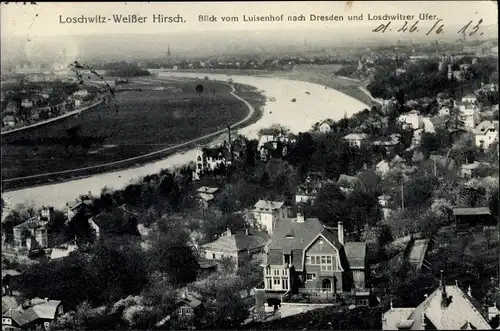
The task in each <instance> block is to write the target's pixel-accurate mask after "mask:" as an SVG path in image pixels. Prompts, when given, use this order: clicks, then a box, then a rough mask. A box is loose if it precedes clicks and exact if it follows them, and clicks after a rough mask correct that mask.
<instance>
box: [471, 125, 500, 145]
mask: <svg viewBox="0 0 500 331" xmlns="http://www.w3.org/2000/svg"><path fill="white" fill-rule="evenodd" d="M474 135H475V136H476V146H477V147H479V148H481V149H488V148H489V147H490V145H491V144H492V143H494V142H498V121H482V122H481V123H479V124H478V126H476V128H475V130H474Z"/></svg>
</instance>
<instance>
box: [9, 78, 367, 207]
mask: <svg viewBox="0 0 500 331" xmlns="http://www.w3.org/2000/svg"><path fill="white" fill-rule="evenodd" d="M202 76H208V77H209V79H211V80H220V81H227V80H228V78H229V76H228V75H223V74H206V73H203V74H202V73H180V72H165V73H161V74H159V78H160V79H162V78H165V79H167V78H168V77H179V78H182V77H187V78H193V77H194V78H196V77H202ZM231 79H232V80H233V82H235V83H239V84H244V85H249V86H254V87H256V88H258V89H259V90H260V91H261V92H262V93H263V94H264V95H265V96H266V97H267V98H268V99H269V98H274V99H275V100H276V101H274V102H268V103H267V104H266V105H265V106H264V107H263V109H262V116H261V118H259V119H258V120H257V121H256V122H255V123H253V124H251V125H249V126H247V127H245V128H243V129H240V130H238V133H240V134H243V135H245V136H247V137H249V138H256V137H257V134H258V132H259V130H260V129H262V128H267V127H269V126H271V125H272V124H276V123H279V124H282V125H284V126H286V127H288V128H289V129H290V130H291V131H292V132H304V131H308V130H309V129H310V128H311V127H312V125H314V124H315V123H316V122H318V121H321V120H323V119H325V118H332V119H334V120H338V119H340V118H342V117H343V116H344V114H345V113H347V116H351V115H353V114H354V113H356V112H359V111H361V110H362V109H364V108H369V106H368V105H367V104H365V103H362V102H360V101H359V100H356V99H354V98H353V97H350V96H348V95H346V94H344V93H341V92H339V91H336V90H333V89H331V88H325V86H324V85H319V84H314V83H309V82H303V81H298V80H290V79H284V78H269V77H254V76H231ZM305 92H309V94H307V93H305ZM292 98H295V99H296V101H295V102H292V101H291V99H292ZM195 158H196V150H195V149H190V150H187V151H186V152H184V153H182V154H173V155H171V156H168V157H166V158H164V159H162V160H158V161H154V162H151V163H148V164H144V165H141V166H138V167H134V168H129V169H125V170H119V171H113V172H109V173H104V174H98V175H92V176H89V177H86V178H81V179H77V180H71V181H67V182H63V183H57V184H48V185H41V186H37V187H30V188H26V189H19V190H13V191H10V192H6V193H4V194H3V196H4V199H5V201H6V202H7V203H8V204H9V205H11V206H14V205H16V204H18V203H32V204H34V205H35V206H42V205H51V206H54V207H55V208H64V206H65V204H66V202H67V201H70V200H74V199H75V198H77V197H78V196H79V195H80V194H82V193H84V192H91V193H92V194H95V195H98V194H100V192H101V190H102V189H103V188H104V187H109V188H111V189H121V188H124V187H125V186H127V185H128V184H129V183H131V182H134V181H136V180H139V179H140V178H142V177H144V176H147V175H152V174H157V173H159V172H160V171H161V170H162V169H167V168H173V167H178V166H182V165H185V164H188V163H189V162H191V161H194V160H195Z"/></svg>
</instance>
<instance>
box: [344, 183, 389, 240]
mask: <svg viewBox="0 0 500 331" xmlns="http://www.w3.org/2000/svg"><path fill="white" fill-rule="evenodd" d="M344 210H345V212H344V215H345V221H344V226H345V229H346V230H347V231H349V232H351V233H353V234H354V235H355V237H356V239H357V240H359V239H360V237H361V234H362V232H363V229H364V227H365V225H366V224H368V225H371V226H374V225H376V224H377V223H378V222H379V221H380V220H381V219H382V210H381V208H380V205H379V203H378V199H377V197H376V196H375V195H373V194H370V193H366V192H363V191H357V190H355V191H354V192H352V193H351V194H349V196H348V197H347V199H346V200H345V202H344Z"/></svg>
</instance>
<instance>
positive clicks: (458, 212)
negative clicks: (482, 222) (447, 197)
mask: <svg viewBox="0 0 500 331" xmlns="http://www.w3.org/2000/svg"><path fill="white" fill-rule="evenodd" d="M453 215H454V216H468V215H491V212H490V208H488V207H474V208H453Z"/></svg>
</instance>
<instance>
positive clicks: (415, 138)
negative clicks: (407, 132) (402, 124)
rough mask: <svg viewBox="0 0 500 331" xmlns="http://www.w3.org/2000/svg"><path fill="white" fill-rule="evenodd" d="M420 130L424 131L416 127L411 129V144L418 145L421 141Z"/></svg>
mask: <svg viewBox="0 0 500 331" xmlns="http://www.w3.org/2000/svg"><path fill="white" fill-rule="evenodd" d="M422 132H424V130H423V129H417V130H414V131H413V137H412V138H411V145H412V146H418V145H420V142H421V141H422Z"/></svg>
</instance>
